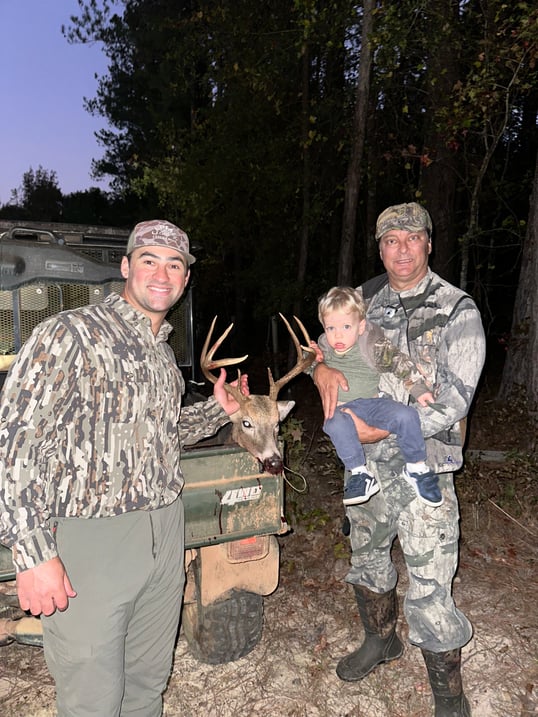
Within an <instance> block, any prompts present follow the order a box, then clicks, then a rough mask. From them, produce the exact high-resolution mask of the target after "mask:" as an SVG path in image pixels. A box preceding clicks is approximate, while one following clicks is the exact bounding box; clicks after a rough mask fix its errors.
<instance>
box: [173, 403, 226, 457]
mask: <svg viewBox="0 0 538 717" xmlns="http://www.w3.org/2000/svg"><path fill="white" fill-rule="evenodd" d="M229 422H230V417H229V416H228V414H227V413H226V412H225V411H224V409H223V408H222V406H221V405H220V403H218V401H217V400H216V399H215V398H214V397H213V396H211V397H210V398H208V400H207V401H197V402H196V403H193V404H192V405H191V406H183V408H182V409H181V416H180V419H179V442H180V444H181V446H192V445H194V444H195V443H198V441H201V440H202V438H209V436H213V435H214V434H215V433H216V432H217V431H218V430H219V428H222V426H224V425H226V423H229Z"/></svg>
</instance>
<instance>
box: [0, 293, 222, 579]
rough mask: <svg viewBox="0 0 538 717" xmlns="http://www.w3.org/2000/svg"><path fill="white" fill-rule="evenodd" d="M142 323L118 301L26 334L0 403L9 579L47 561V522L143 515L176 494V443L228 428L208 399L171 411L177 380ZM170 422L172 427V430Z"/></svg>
mask: <svg viewBox="0 0 538 717" xmlns="http://www.w3.org/2000/svg"><path fill="white" fill-rule="evenodd" d="M170 330H171V326H170V325H169V324H168V323H166V322H165V323H164V324H163V325H162V326H161V329H160V331H159V333H158V335H157V336H154V335H153V333H152V331H151V324H150V321H149V319H148V318H147V317H146V316H144V314H142V313H141V312H139V311H137V310H136V309H134V308H133V307H132V306H131V305H130V304H129V303H128V302H126V301H125V300H124V299H122V298H121V297H119V296H118V295H117V294H112V295H110V296H109V297H108V298H107V299H106V300H105V301H104V302H103V303H102V304H95V305H92V306H87V307H83V308H80V309H76V310H73V311H65V312H62V313H60V314H58V315H56V316H54V317H51V318H50V319H47V320H46V321H44V322H43V323H42V324H40V325H39V326H37V327H36V329H35V330H34V332H33V334H32V336H31V337H30V339H29V340H28V341H27V342H26V344H25V345H24V346H23V348H22V349H21V351H20V353H19V355H18V356H17V359H16V360H15V362H14V364H13V366H12V367H11V369H10V372H9V374H8V376H7V378H6V382H5V385H4V388H3V392H2V396H1V402H0V542H2V543H5V544H6V545H8V546H12V547H13V558H14V563H15V567H16V569H17V570H24V569H26V568H30V567H33V566H35V565H37V564H39V563H41V562H44V561H46V560H49V559H50V558H52V557H54V556H55V555H56V546H55V541H54V536H53V532H52V529H53V519H54V517H56V516H58V517H82V518H100V517H109V516H114V515H119V514H121V513H125V512H129V511H133V510H152V509H154V508H158V507H160V506H163V505H167V504H169V503H171V502H172V501H174V500H175V499H176V498H177V496H178V495H179V494H180V492H181V489H182V486H183V475H182V472H181V467H180V444H181V445H185V444H186V443H195V442H196V441H197V440H200V439H201V438H203V437H206V436H210V435H212V434H213V433H215V431H216V430H218V428H220V426H222V425H224V424H225V423H227V422H228V421H229V418H228V416H227V415H226V413H225V412H224V411H223V410H222V408H221V406H220V405H219V404H218V403H217V402H216V401H215V399H213V398H212V399H209V400H208V401H207V402H201V403H198V404H195V405H193V406H189V407H186V408H183V409H181V396H182V393H183V391H184V382H183V378H182V375H181V372H180V370H179V368H178V367H177V364H176V361H175V358H174V354H173V352H172V349H171V347H170V346H169V344H168V343H167V341H166V340H167V337H168V335H169V333H170ZM178 422H179V430H178Z"/></svg>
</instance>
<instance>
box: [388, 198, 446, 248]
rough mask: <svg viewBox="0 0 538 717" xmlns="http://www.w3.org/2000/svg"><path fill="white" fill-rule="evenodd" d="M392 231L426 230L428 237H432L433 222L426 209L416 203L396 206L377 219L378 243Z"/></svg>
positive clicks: (389, 208)
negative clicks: (384, 235)
mask: <svg viewBox="0 0 538 717" xmlns="http://www.w3.org/2000/svg"><path fill="white" fill-rule="evenodd" d="M391 229H404V230H405V231H408V232H418V231H420V230H422V229H425V230H426V231H427V232H428V236H431V233H432V220H431V217H430V215H429V214H428V212H427V211H426V210H425V209H424V207H423V206H421V205H420V204H417V203H416V202H410V203H409V204H395V205H394V206H392V207H387V208H386V209H385V210H384V211H382V212H381V214H380V215H379V217H378V218H377V224H376V228H375V238H376V239H377V241H379V240H380V239H381V237H382V236H383V234H386V233H387V232H388V231H390V230H391Z"/></svg>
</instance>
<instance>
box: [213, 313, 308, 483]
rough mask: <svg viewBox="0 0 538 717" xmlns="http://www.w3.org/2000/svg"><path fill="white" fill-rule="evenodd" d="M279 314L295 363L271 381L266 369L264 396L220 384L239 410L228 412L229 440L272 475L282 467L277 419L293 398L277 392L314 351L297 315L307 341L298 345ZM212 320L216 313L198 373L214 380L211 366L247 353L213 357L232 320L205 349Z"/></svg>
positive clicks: (237, 360) (229, 362)
mask: <svg viewBox="0 0 538 717" xmlns="http://www.w3.org/2000/svg"><path fill="white" fill-rule="evenodd" d="M280 318H281V319H282V321H283V322H284V323H285V324H286V327H287V329H288V331H289V332H290V335H291V338H292V340H293V343H294V345H295V348H296V350H297V363H296V364H295V366H294V367H293V368H292V369H291V371H289V372H288V373H287V374H286V375H285V376H282V377H281V378H279V379H278V380H277V381H274V380H273V375H272V373H271V369H270V368H268V369H267V372H268V374H269V395H268V396H260V395H248V396H245V395H244V394H242V393H241V391H240V389H239V387H238V386H232V385H231V384H229V383H226V384H224V386H225V388H226V390H227V391H228V392H229V393H230V394H231V395H232V396H233V397H234V398H235V400H236V401H237V402H238V403H239V410H238V411H236V412H235V413H234V414H232V415H231V416H230V420H231V422H232V438H233V440H234V441H235V442H236V443H237V444H238V445H240V446H242V447H243V448H245V449H246V450H247V451H249V453H251V454H252V455H253V456H254V457H255V458H257V459H258V461H259V462H260V463H261V465H262V469H263V470H264V471H266V472H267V473H272V474H275V475H276V474H277V473H281V472H282V470H283V467H284V466H283V463H282V455H281V453H280V450H279V448H278V443H277V436H278V425H279V423H280V421H282V420H283V419H284V418H286V416H287V415H288V413H289V412H290V411H291V409H292V408H293V406H294V405H295V401H277V396H278V392H279V391H280V389H281V388H282V387H283V386H285V385H286V384H287V383H288V381H291V379H292V378H295V376H298V375H299V374H300V373H301V372H302V371H304V370H305V369H307V368H308V367H309V366H310V365H311V364H312V363H313V362H314V359H315V358H316V352H315V351H314V349H312V348H311V347H310V338H309V336H308V333H307V331H306V329H305V327H304V326H303V324H302V323H301V322H300V321H299V319H298V318H297V317H294V318H295V321H296V322H297V324H298V325H299V327H300V328H301V331H302V332H303V335H304V338H305V341H306V344H307V345H306V346H301V344H300V343H299V340H298V339H297V336H296V335H295V332H294V331H293V329H292V328H291V326H290V324H289V322H288V321H287V320H286V318H285V317H284V316H282V314H280ZM216 320H217V317H216V316H215V318H214V319H213V322H212V324H211V327H210V329H209V333H208V334H207V338H206V340H205V343H204V346H203V348H202V354H201V357H200V366H201V368H202V373H203V374H204V376H205V377H206V378H207V380H208V381H210V382H211V383H215V382H216V381H217V378H216V376H214V375H213V374H212V373H211V371H212V370H213V369H217V368H221V367H223V366H232V365H234V364H238V363H241V362H242V361H244V360H245V359H246V358H248V355H246V356H240V357H239V358H227V359H217V360H215V359H214V358H213V357H214V354H215V352H216V350H217V349H218V348H219V346H220V345H221V344H222V342H223V341H224V339H225V338H226V337H227V336H228V334H229V333H230V331H231V330H232V327H233V324H230V326H228V328H227V329H226V331H225V332H224V333H223V334H222V336H221V337H220V338H219V339H217V341H215V343H214V344H213V346H212V347H211V349H209V351H208V346H209V343H210V341H211V336H212V334H213V329H214V327H215V322H216ZM303 351H304V352H306V355H304V354H303ZM238 375H239V378H240V377H241V374H240V372H238ZM238 383H239V382H238Z"/></svg>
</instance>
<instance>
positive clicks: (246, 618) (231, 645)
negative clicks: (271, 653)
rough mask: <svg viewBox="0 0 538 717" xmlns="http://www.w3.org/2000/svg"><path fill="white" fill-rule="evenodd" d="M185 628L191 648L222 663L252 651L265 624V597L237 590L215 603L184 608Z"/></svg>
mask: <svg viewBox="0 0 538 717" xmlns="http://www.w3.org/2000/svg"><path fill="white" fill-rule="evenodd" d="M182 627H183V630H184V633H185V637H186V638H187V643H188V645H189V648H190V651H191V652H192V654H193V655H194V657H196V659H197V660H200V662H206V663H208V664H210V665H220V664H223V663H225V662H233V661H234V660H238V659H239V658H240V657H244V656H245V655H248V653H249V652H251V651H252V650H253V649H254V648H255V647H256V645H257V644H258V642H259V641H260V638H261V634H262V627H263V596H262V595H257V594H256V593H250V592H246V591H245V590H234V591H232V594H231V595H230V597H228V598H227V599H225V600H221V601H220V602H215V603H212V604H211V605H202V604H201V603H200V601H199V600H198V601H197V602H194V603H189V604H187V605H185V606H184V607H183V614H182Z"/></svg>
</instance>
